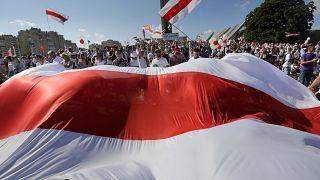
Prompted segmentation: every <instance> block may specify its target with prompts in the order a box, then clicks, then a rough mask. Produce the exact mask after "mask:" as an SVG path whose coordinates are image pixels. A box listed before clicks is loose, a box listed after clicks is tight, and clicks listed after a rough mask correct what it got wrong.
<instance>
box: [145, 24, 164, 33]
mask: <svg viewBox="0 0 320 180" xmlns="http://www.w3.org/2000/svg"><path fill="white" fill-rule="evenodd" d="M142 30H143V31H144V32H145V31H147V32H148V33H150V34H152V35H161V34H162V33H161V32H160V31H158V30H156V29H154V28H153V27H152V26H151V25H149V24H146V25H143V26H142Z"/></svg>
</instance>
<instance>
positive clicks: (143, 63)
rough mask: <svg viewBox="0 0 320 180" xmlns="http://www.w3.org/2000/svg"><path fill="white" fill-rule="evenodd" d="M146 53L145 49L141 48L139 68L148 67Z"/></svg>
mask: <svg viewBox="0 0 320 180" xmlns="http://www.w3.org/2000/svg"><path fill="white" fill-rule="evenodd" d="M144 55H145V53H144V50H142V49H141V50H140V51H139V54H138V62H139V68H147V67H148V64H147V61H146V59H145V58H144Z"/></svg>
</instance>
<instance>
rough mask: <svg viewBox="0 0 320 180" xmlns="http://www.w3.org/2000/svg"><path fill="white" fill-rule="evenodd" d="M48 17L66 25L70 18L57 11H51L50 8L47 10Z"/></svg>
mask: <svg viewBox="0 0 320 180" xmlns="http://www.w3.org/2000/svg"><path fill="white" fill-rule="evenodd" d="M46 15H47V17H49V18H52V19H55V20H56V21H58V22H60V23H61V24H64V23H65V22H66V21H67V20H68V19H69V16H65V15H63V14H61V13H59V12H57V11H55V10H52V9H49V8H47V9H46Z"/></svg>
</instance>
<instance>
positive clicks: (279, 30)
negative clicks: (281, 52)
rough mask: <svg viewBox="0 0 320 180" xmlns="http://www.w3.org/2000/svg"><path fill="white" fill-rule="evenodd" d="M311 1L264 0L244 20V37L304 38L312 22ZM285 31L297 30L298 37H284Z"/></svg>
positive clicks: (273, 39)
mask: <svg viewBox="0 0 320 180" xmlns="http://www.w3.org/2000/svg"><path fill="white" fill-rule="evenodd" d="M315 10H316V6H315V5H314V2H313V1H310V2H309V3H308V4H305V2H304V0H266V1H265V2H264V3H262V4H261V5H260V7H257V8H256V9H255V10H254V11H252V12H250V13H249V14H248V15H247V17H246V21H245V26H246V31H245V34H244V36H245V38H246V39H247V40H248V41H257V42H287V41H289V42H292V41H296V40H300V41H302V40H305V38H306V37H307V36H308V32H309V31H308V30H310V29H311V27H312V24H313V23H314V18H313V12H314V11H315ZM285 32H299V33H300V34H301V35H300V36H298V37H289V38H286V36H285Z"/></svg>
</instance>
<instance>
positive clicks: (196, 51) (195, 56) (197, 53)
mask: <svg viewBox="0 0 320 180" xmlns="http://www.w3.org/2000/svg"><path fill="white" fill-rule="evenodd" d="M192 55H193V56H192V57H191V58H190V59H189V61H194V60H197V59H199V58H200V49H198V48H195V49H194V50H193V54H192Z"/></svg>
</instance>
